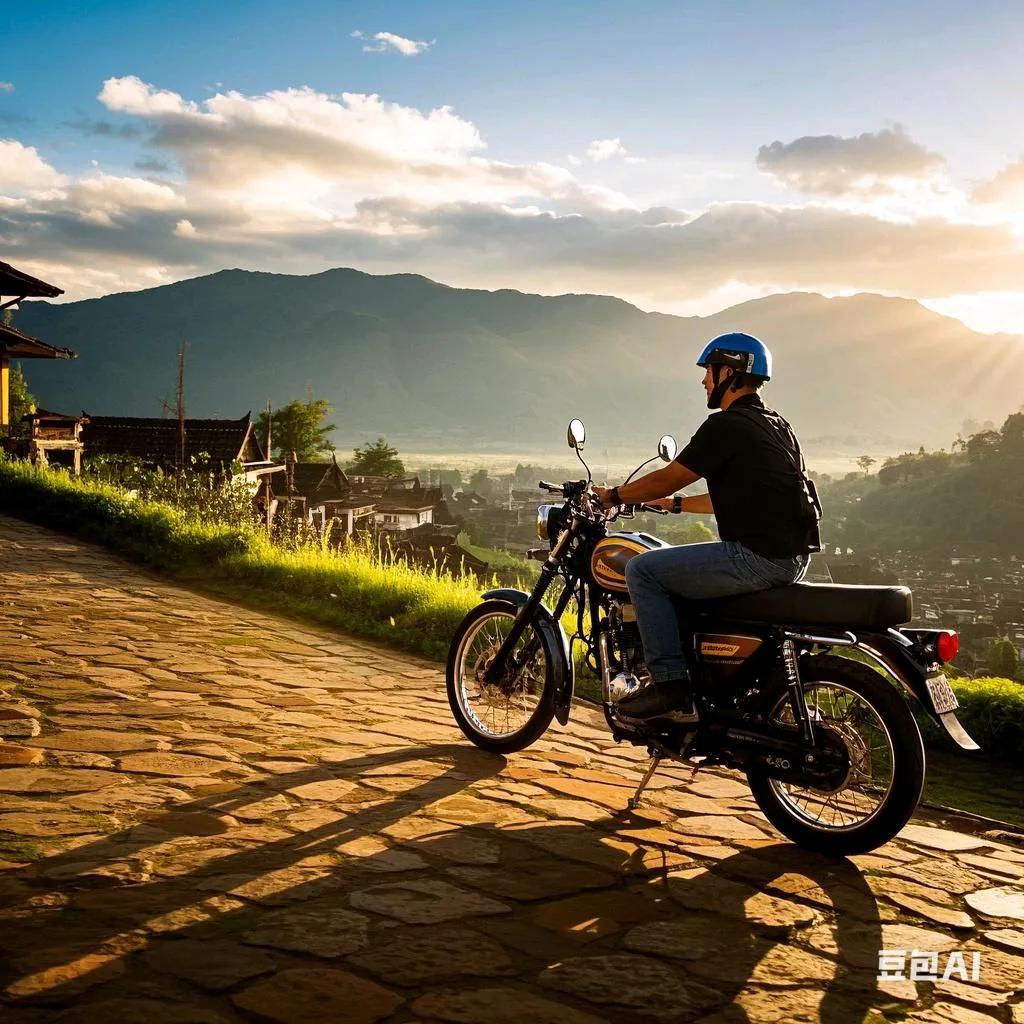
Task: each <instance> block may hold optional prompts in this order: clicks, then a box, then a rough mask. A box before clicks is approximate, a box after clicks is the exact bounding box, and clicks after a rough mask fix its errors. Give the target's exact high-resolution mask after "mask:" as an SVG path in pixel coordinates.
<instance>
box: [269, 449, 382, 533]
mask: <svg viewBox="0 0 1024 1024" xmlns="http://www.w3.org/2000/svg"><path fill="white" fill-rule="evenodd" d="M276 485H277V487H276V489H277V490H280V491H281V493H280V494H279V495H275V500H276V501H277V502H278V503H279V507H280V506H291V512H292V514H293V515H296V514H298V515H301V516H302V518H304V519H305V520H306V522H308V523H309V524H310V525H311V526H315V527H316V528H317V529H318V530H322V529H324V528H325V527H327V526H328V525H329V524H331V523H332V522H334V521H337V522H339V523H341V524H342V527H343V530H344V534H345V536H347V537H351V536H352V535H353V534H354V533H355V532H356V531H357V530H358V529H360V528H361V527H365V526H368V525H369V523H370V522H371V521H372V518H373V514H374V511H375V509H376V502H375V501H374V500H373V499H371V498H369V497H367V496H366V495H363V494H356V493H355V492H353V490H352V484H351V481H350V480H349V478H348V476H346V474H345V471H344V470H343V469H342V468H341V467H340V466H339V465H338V461H337V459H336V458H335V459H332V461H331V462H294V463H292V462H290V461H289V463H288V465H287V468H286V471H285V475H284V477H283V478H281V477H278V478H277V481H276Z"/></svg>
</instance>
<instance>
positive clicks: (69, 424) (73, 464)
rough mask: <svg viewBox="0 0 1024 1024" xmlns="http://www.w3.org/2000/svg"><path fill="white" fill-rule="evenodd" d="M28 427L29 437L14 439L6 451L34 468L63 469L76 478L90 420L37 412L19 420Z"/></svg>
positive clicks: (58, 413)
mask: <svg viewBox="0 0 1024 1024" xmlns="http://www.w3.org/2000/svg"><path fill="white" fill-rule="evenodd" d="M22 421H23V422H25V423H27V424H28V425H29V435H28V437H24V438H16V439H14V445H13V446H11V448H9V450H11V453H12V454H14V455H18V456H21V457H23V458H28V459H29V460H30V461H31V462H32V463H33V464H35V465H37V466H48V465H51V464H52V465H55V466H64V467H65V468H67V469H70V470H71V471H72V472H73V473H74V474H75V476H78V475H79V474H80V473H81V472H82V452H83V450H84V447H85V445H84V443H83V441H82V430H83V428H84V427H85V425H86V423H88V422H89V417H88V416H85V415H84V414H83V415H82V416H66V415H65V414H64V413H60V412H50V411H49V410H48V409H36V410H35V412H30V413H27V414H26V415H24V416H22Z"/></svg>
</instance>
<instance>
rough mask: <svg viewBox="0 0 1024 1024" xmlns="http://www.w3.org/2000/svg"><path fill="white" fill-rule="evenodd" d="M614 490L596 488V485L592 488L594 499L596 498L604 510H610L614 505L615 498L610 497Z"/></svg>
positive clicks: (612, 488) (610, 488)
mask: <svg viewBox="0 0 1024 1024" xmlns="http://www.w3.org/2000/svg"><path fill="white" fill-rule="evenodd" d="M614 490H615V488H614V487H597V486H596V485H595V486H594V487H593V488H592V491H593V494H594V497H595V498H597V500H598V501H599V502H601V504H602V505H603V506H604V507H605V508H611V506H612V505H614V504H615V503H616V502H615V498H614V497H613V495H612V492H613V491H614Z"/></svg>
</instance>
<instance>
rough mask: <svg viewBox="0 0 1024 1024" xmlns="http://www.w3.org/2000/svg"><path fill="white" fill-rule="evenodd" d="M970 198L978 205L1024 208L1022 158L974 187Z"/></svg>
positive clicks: (1023, 161)
mask: <svg viewBox="0 0 1024 1024" xmlns="http://www.w3.org/2000/svg"><path fill="white" fill-rule="evenodd" d="M972 196H973V198H974V199H976V200H977V201H978V202H980V203H1003V204H1005V205H1008V206H1017V207H1021V206H1024V158H1021V159H1020V160H1017V161H1016V162H1015V163H1012V164H1007V165H1006V166H1005V167H1004V168H1003V169H1002V170H1001V171H1000V172H999V173H998V174H997V175H996V176H995V177H994V178H992V179H991V180H990V181H985V182H982V183H981V184H980V185H977V186H975V188H974V191H973V192H972Z"/></svg>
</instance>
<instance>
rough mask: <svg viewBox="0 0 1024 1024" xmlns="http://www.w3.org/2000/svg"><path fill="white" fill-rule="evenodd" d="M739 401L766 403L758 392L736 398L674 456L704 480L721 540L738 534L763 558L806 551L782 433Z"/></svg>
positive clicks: (798, 492)
mask: <svg viewBox="0 0 1024 1024" xmlns="http://www.w3.org/2000/svg"><path fill="white" fill-rule="evenodd" d="M744 406H745V407H747V408H750V409H757V410H759V411H760V410H763V409H765V405H764V403H763V402H762V401H761V399H760V398H759V397H758V396H757V395H743V396H741V397H740V398H737V399H736V401H734V402H733V403H732V405H730V406H729V408H728V409H726V410H725V411H723V412H717V413H714V414H713V415H711V416H709V417H708V418H707V419H706V420H705V421H704V422H703V423H702V424H701V426H700V429H699V430H698V431H697V433H696V434H694V435H693V437H692V438H691V439H690V442H689V444H687V446H686V447H685V448H684V449H683V450H682V451H681V452H680V453H679V454H678V455H677V456H676V462H678V463H680V464H681V465H683V466H685V467H686V468H687V469H689V470H690V471H691V472H694V473H696V474H698V475H699V476H702V477H704V479H705V480H706V481H707V485H708V493H709V494H710V495H711V503H712V505H714V507H715V518H716V519H717V521H718V535H719V536H720V537H721V538H722V540H738V541H739V542H740V543H741V544H743V545H745V546H746V547H748V548H750V550H751V551H756V552H757V554H759V555H764V556H765V557H767V558H786V557H791V556H794V555H804V554H807V552H808V542H807V527H806V524H804V523H801V521H800V517H799V509H800V502H801V500H802V487H803V484H802V478H801V477H800V475H799V473H798V472H797V470H796V469H795V468H794V466H793V462H792V460H791V459H790V458H788V457H787V455H786V452H785V450H783V449H781V448H780V447H779V441H780V440H781V441H783V442H785V440H786V438H785V435H784V434H781V433H775V434H774V435H773V434H772V433H769V431H768V430H766V429H765V427H766V423H765V422H764V420H763V418H762V417H761V416H760V414H759V417H758V418H759V420H761V422H757V421H755V420H754V417H753V416H751V415H750V413H742V412H739V409H741V408H743V407H744ZM768 412H771V410H768ZM786 447H788V448H790V449H791V448H792V446H791V445H787V446H786Z"/></svg>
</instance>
